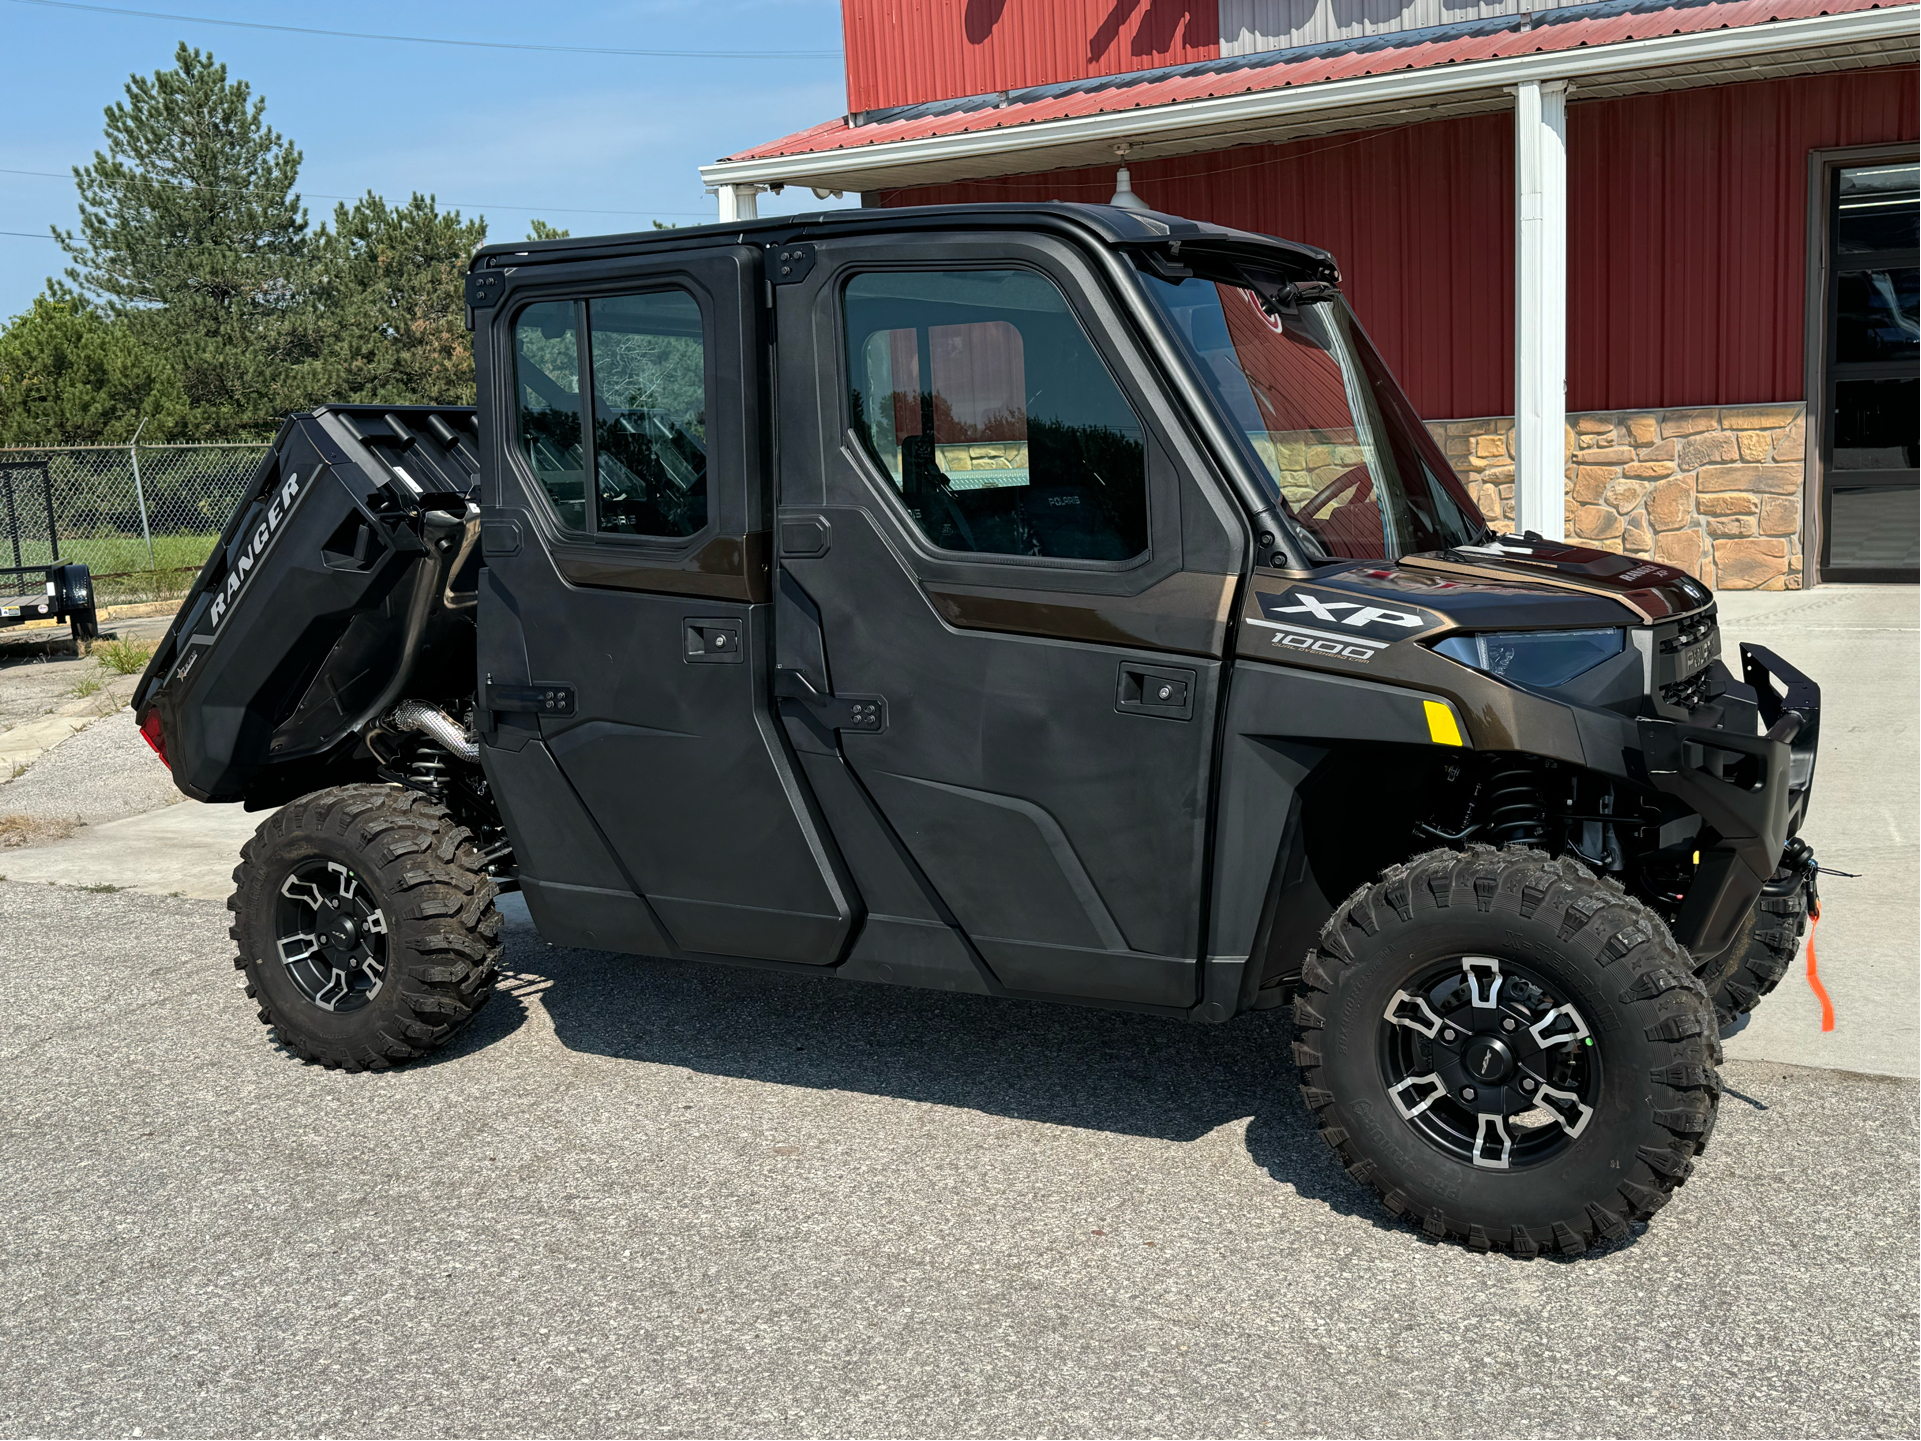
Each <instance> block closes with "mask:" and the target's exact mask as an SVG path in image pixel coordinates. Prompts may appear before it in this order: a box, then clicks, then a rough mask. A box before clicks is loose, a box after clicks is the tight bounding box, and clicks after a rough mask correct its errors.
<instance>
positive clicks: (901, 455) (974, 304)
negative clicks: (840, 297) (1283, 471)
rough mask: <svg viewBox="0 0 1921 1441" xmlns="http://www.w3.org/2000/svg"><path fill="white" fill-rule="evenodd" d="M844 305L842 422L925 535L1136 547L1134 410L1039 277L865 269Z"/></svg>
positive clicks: (1066, 554) (1137, 437) (1003, 548)
mask: <svg viewBox="0 0 1921 1441" xmlns="http://www.w3.org/2000/svg"><path fill="white" fill-rule="evenodd" d="M844 303H845V310H846V324H847V368H848V375H849V377H850V380H849V389H850V392H851V394H850V396H849V404H850V407H851V411H852V420H853V427H854V431H855V434H856V435H857V436H859V438H860V440H861V443H862V444H863V445H864V446H865V447H866V449H867V452H868V454H869V455H870V456H871V457H872V458H873V459H874V461H875V462H876V463H877V464H878V465H879V466H880V467H881V469H882V470H884V471H885V472H886V474H887V476H888V478H889V479H890V480H892V481H893V483H894V485H895V486H896V487H897V488H898V490H899V492H900V497H901V500H902V502H903V503H904V504H905V505H906V507H907V510H908V513H909V514H910V515H912V516H913V518H914V522H915V524H916V525H918V526H919V527H920V530H921V532H922V534H924V535H925V536H926V537H927V539H928V540H929V541H931V542H932V543H933V544H935V545H937V546H940V547H942V548H943V549H946V550H960V551H974V552H978V553H983V554H992V555H1033V556H1051V557H1055V558H1060V559H1071V560H1126V559H1128V558H1130V557H1132V556H1136V555H1139V554H1140V553H1141V552H1142V551H1144V550H1146V549H1147V455H1146V446H1145V443H1144V439H1143V433H1142V429H1141V425H1140V422H1139V421H1138V420H1137V419H1136V418H1135V416H1134V413H1133V411H1132V410H1131V409H1130V408H1129V406H1128V404H1127V401H1126V399H1125V397H1123V396H1122V394H1121V392H1120V388H1119V387H1118V386H1117V385H1115V383H1114V380H1113V377H1112V376H1111V375H1109V373H1108V371H1107V367H1106V365H1105V364H1104V363H1103V362H1102V360H1101V358H1100V356H1099V354H1098V353H1097V352H1096V351H1095V349H1094V346H1093V344H1092V342H1091V341H1089V339H1088V338H1087V334H1086V332H1085V331H1083V330H1082V329H1081V325H1080V322H1079V321H1078V320H1076V319H1075V317H1074V314H1073V312H1072V311H1071V310H1069V309H1068V306H1067V301H1066V298H1065V297H1064V296H1063V295H1062V294H1061V293H1060V291H1059V289H1058V288H1057V287H1056V286H1055V285H1054V283H1053V282H1052V281H1050V280H1048V279H1047V278H1046V277H1045V276H1042V275H1039V274H1036V273H1035V272H1033V271H1028V270H954V271H916V272H906V271H887V272H876V273H873V274H868V275H859V276H856V277H854V278H853V279H852V280H850V281H849V282H848V284H847V289H846V293H845V297H844Z"/></svg>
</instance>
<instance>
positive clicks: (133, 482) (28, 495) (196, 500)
mask: <svg viewBox="0 0 1921 1441" xmlns="http://www.w3.org/2000/svg"><path fill="white" fill-rule="evenodd" d="M269 449H270V446H269V445H268V443H267V442H264V441H258V442H255V441H250V442H246V443H243V444H232V445H141V446H87V447H62V448H51V449H12V448H0V567H17V566H44V565H51V564H53V563H54V562H55V561H57V560H58V561H79V562H80V563H81V564H83V565H85V566H86V567H87V568H88V569H89V570H91V571H92V572H93V583H94V592H95V594H96V595H98V596H99V598H100V604H102V605H125V604H130V603H133V602H136V601H156V600H172V599H177V598H178V597H180V596H181V595H184V594H185V593H186V590H187V587H188V586H190V585H191V584H193V578H194V576H196V575H197V574H199V571H200V567H201V565H202V563H204V562H205V560H206V559H207V556H208V554H209V553H210V552H211V551H212V550H213V547H214V545H215V544H216V543H217V542H218V541H219V539H220V531H221V527H223V526H224V525H226V523H227V520H228V517H230V516H231V515H232V514H233V510H234V507H235V506H236V505H238V504H239V502H240V497H241V495H242V494H243V493H244V492H245V491H246V489H247V482H248V481H249V480H250V479H251V478H252V476H253V473H254V471H255V469H256V468H257V467H258V466H259V464H260V462H261V461H262V460H263V459H264V458H265V457H266V454H267V451H268V450H269Z"/></svg>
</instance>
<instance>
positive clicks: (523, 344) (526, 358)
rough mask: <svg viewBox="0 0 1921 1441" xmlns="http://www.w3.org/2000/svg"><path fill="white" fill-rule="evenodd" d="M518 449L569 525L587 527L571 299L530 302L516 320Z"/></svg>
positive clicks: (577, 343)
mask: <svg viewBox="0 0 1921 1441" xmlns="http://www.w3.org/2000/svg"><path fill="white" fill-rule="evenodd" d="M514 386H515V389H516V391H517V392H518V401H519V406H520V450H521V453H522V454H523V455H525V456H526V457H527V464H528V466H529V467H530V468H531V469H532V470H533V473H534V478H535V479H536V480H538V481H539V482H540V484H541V486H542V488H543V489H545V490H546V492H547V498H548V499H549V500H551V501H552V502H553V505H554V513H555V515H557V516H558V517H559V518H560V523H561V524H562V525H564V526H566V527H567V529H569V530H585V529H586V528H587V487H586V478H587V461H586V457H585V451H584V449H583V446H582V443H581V434H580V331H579V329H578V326H577V324H576V307H575V304H574V302H573V301H571V300H549V301H543V302H541V303H540V304H538V305H530V306H528V307H527V308H526V309H525V310H523V311H521V312H520V318H519V319H518V320H517V321H515V322H514Z"/></svg>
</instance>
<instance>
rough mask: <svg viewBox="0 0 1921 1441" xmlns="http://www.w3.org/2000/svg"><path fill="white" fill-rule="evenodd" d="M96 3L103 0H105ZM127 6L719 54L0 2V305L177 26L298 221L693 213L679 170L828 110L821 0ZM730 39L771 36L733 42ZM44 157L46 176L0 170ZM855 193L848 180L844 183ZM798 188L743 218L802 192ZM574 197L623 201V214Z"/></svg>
mask: <svg viewBox="0 0 1921 1441" xmlns="http://www.w3.org/2000/svg"><path fill="white" fill-rule="evenodd" d="M108 3H110V0H108ZM122 7H123V8H125V9H131V10H145V11H164V12H167V13H170V14H176V15H190V16H204V17H209V18H222V19H235V20H249V21H256V22H261V21H264V22H268V23H277V24H285V25H296V26H311V27H317V28H324V29H338V30H360V31H372V32H377V33H380V34H387V35H432V36H447V37H453V38H463V39H483V40H493V41H513V42H520V43H529V44H537V45H578V46H589V47H599V46H607V47H619V48H623V49H644V50H651V49H659V50H675V51H688V50H706V51H720V52H724V53H725V54H726V55H728V56H730V57H732V58H725V59H685V58H682V59H650V58H641V57H636V56H611V55H602V54H554V53H539V52H528V51H510V50H476V49H456V48H451V47H446V46H439V45H412V44H396V43H381V42H375V41H369V40H349V39H330V38H322V37H319V36H313V35H288V34H276V33H272V32H268V31H258V30H244V29H233V28H229V27H227V26H221V25H210V24H200V23H192V22H188V21H182V20H151V19H142V18H135V17H133V16H130V15H112V14H101V13H89V12H85V11H80V10H70V9H58V8H50V7H46V6H42V5H35V4H22V3H19V0H0V55H3V56H5V57H6V61H7V64H6V71H5V73H6V85H5V89H6V107H5V110H6V123H5V126H4V128H3V129H0V231H29V232H32V235H31V236H28V237H22V236H19V235H0V318H4V317H7V316H12V315H15V314H17V313H18V312H20V311H21V310H24V309H25V308H26V307H27V306H28V305H29V304H30V303H31V302H32V300H33V297H34V296H35V295H37V294H38V293H39V292H40V289H41V287H42V285H43V284H44V283H45V280H46V277H47V276H49V275H53V274H58V273H59V271H60V268H61V266H62V264H63V262H64V259H65V257H64V255H63V254H62V252H61V251H60V249H59V247H58V246H56V245H55V244H54V243H53V242H52V241H51V240H44V239H38V238H34V237H38V236H43V235H45V234H46V232H47V227H48V226H49V225H61V226H71V225H72V224H73V222H74V216H75V210H74V192H73V182H72V179H71V168H72V167H73V166H74V165H83V164H85V163H86V162H87V161H89V160H90V159H92V157H93V153H94V151H95V150H96V149H98V148H100V146H101V144H102V138H101V112H102V111H103V110H105V108H106V107H107V106H108V105H110V104H112V103H113V102H114V101H116V100H119V99H122V98H123V87H124V86H125V85H126V82H127V77H128V75H129V74H130V73H132V72H134V71H140V72H144V73H151V72H152V71H155V70H160V69H165V68H167V67H169V66H170V65H171V64H172V57H173V51H174V47H175V45H176V44H177V43H178V42H179V41H181V40H185V41H186V42H187V43H188V44H190V45H195V46H198V47H199V48H200V49H202V50H211V51H212V52H213V54H214V55H215V56H216V57H217V58H219V59H220V60H222V61H224V62H225V63H226V66H227V71H228V75H229V77H230V78H236V79H244V80H246V81H248V82H249V83H250V84H251V85H252V86H253V88H254V93H255V94H256V95H264V96H265V97H266V100H267V121H268V123H269V124H271V125H272V126H273V127H274V128H275V129H277V130H279V131H280V132H281V133H282V134H283V135H286V136H287V137H288V138H290V139H291V140H292V141H293V142H294V143H295V144H296V145H297V146H299V147H300V149H301V150H302V151H303V152H304V153H305V156H306V160H305V163H304V165H303V166H302V168H301V175H300V190H301V194H302V195H303V197H305V199H306V202H307V208H308V212H309V217H310V219H311V220H312V221H314V222H315V223H317V222H318V221H320V220H321V219H323V218H325V217H327V216H330V215H331V214H332V211H333V205H334V202H333V201H332V200H331V199H324V200H323V199H321V198H319V197H320V196H321V195H328V196H335V195H339V196H354V195H359V194H362V193H364V192H365V191H367V190H368V189H372V190H374V191H375V192H377V193H379V194H381V195H385V196H386V197H388V198H389V199H391V200H405V199H406V197H407V196H408V195H409V194H411V193H412V192H413V191H415V190H418V191H421V192H423V193H431V194H433V195H436V196H437V197H439V199H440V201H441V203H442V204H443V205H451V206H452V207H453V208H457V209H459V210H460V211H461V212H462V213H463V214H467V215H473V214H476V213H478V214H484V215H485V216H486V217H487V224H488V235H489V237H490V238H491V239H496V240H514V239H519V238H520V237H522V236H524V235H525V234H526V233H527V222H528V220H529V219H530V218H531V217H533V216H536V215H538V216H540V217H541V218H542V219H544V220H547V221H549V222H551V223H553V224H555V225H561V226H565V227H567V228H568V229H570V230H572V231H573V233H574V234H576V235H591V234H596V233H604V232H612V231H621V230H631V229H645V228H646V227H647V225H648V222H649V221H650V220H652V219H654V218H656V217H657V218H659V219H661V220H667V221H678V222H679V223H681V224H683V225H685V224H699V223H700V222H701V221H703V220H708V219H711V218H712V217H713V215H714V208H713V206H714V202H713V199H712V197H710V196H708V195H706V194H705V193H704V192H703V191H702V189H701V185H700V177H699V175H698V173H697V172H696V167H697V166H699V165H701V164H702V163H704V162H706V161H709V160H713V159H715V158H717V157H719V156H721V155H725V154H728V153H730V152H732V151H735V150H739V149H742V148H744V147H746V146H748V145H753V144H757V143H759V142H760V141H763V140H768V139H772V138H773V137H775V136H778V135H784V134H786V133H788V132H789V131H793V130H798V129H801V128H802V127H804V126H807V125H812V124H814V123H816V122H818V121H821V120H825V119H827V118H829V117H831V116H834V115H838V114H840V113H841V112H842V111H844V110H845V109H846V104H847V101H846V89H845V83H844V80H843V78H842V72H841V63H840V60H839V59H838V58H837V56H836V57H834V58H803V57H800V56H798V55H797V54H795V52H798V51H834V52H838V51H839V48H840V6H839V4H838V3H837V0H567V3H563V4H551V3H550V4H548V5H546V6H530V5H526V4H524V3H523V4H507V3H503V0H461V3H458V4H456V3H433V0H379V3H370V0H330V3H328V4H327V5H325V6H315V5H312V4H306V5H296V4H290V3H285V0H253V3H247V4H243V3H239V0H122ZM742 51H762V52H773V53H774V54H775V55H776V57H777V58H773V59H751V58H746V57H744V56H742V55H741V53H740V52H742ZM22 170H25V171H52V172H54V173H55V175H56V176H57V177H60V178H46V177H43V176H39V175H20V174H10V173H4V172H8V171H22ZM850 200H851V201H853V202H854V203H857V200H858V197H850ZM819 208H821V202H820V201H817V200H815V199H814V198H813V196H812V195H811V194H810V193H808V192H805V191H802V192H799V193H789V194H786V195H782V196H778V197H776V196H765V195H763V196H762V197H761V213H762V214H763V215H771V214H777V213H784V212H789V211H795V210H801V209H809V210H812V209H819ZM593 212H631V213H628V214H616V213H593Z"/></svg>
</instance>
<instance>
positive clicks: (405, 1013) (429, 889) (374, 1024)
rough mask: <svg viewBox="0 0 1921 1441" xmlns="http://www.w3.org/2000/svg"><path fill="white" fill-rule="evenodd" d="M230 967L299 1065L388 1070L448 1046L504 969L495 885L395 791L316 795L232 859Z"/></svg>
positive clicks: (463, 849)
mask: <svg viewBox="0 0 1921 1441" xmlns="http://www.w3.org/2000/svg"><path fill="white" fill-rule="evenodd" d="M240 855H241V859H240V865H239V866H238V867H237V868H236V869H235V871H234V873H233V879H234V893H233V897H232V899H231V900H229V901H228V902H227V909H228V910H229V911H231V912H233V916H234V921H233V925H232V927H231V928H230V929H229V931H228V934H229V935H230V936H232V937H233V939H234V941H235V942H236V943H237V944H238V946H239V948H240V954H239V957H238V958H237V959H236V960H235V961H234V966H235V967H236V968H237V969H238V970H240V971H242V972H244V973H245V975H246V992H247V996H248V997H249V999H251V1000H253V1001H255V1002H257V1003H258V1005H259V1008H260V1019H261V1021H262V1022H263V1023H264V1024H266V1025H268V1026H271V1027H272V1028H273V1030H274V1033H275V1035H276V1036H277V1037H278V1039H279V1041H280V1043H281V1044H282V1045H284V1046H285V1047H286V1048H287V1049H288V1050H289V1051H291V1052H293V1053H294V1054H295V1055H296V1056H298V1057H299V1058H300V1059H301V1060H303V1061H308V1062H311V1063H314V1064H318V1065H323V1066H330V1067H338V1068H340V1069H343V1070H348V1071H384V1070H387V1069H389V1068H390V1067H393V1066H396V1065H399V1064H401V1063H403V1062H406V1061H411V1060H415V1059H417V1058H418V1057H420V1056H424V1055H426V1054H427V1053H428V1052H429V1051H432V1050H435V1049H437V1048H438V1047H440V1046H443V1045H445V1044H446V1043H447V1042H448V1041H449V1040H450V1039H452V1037H453V1036H454V1034H455V1033H456V1032H458V1031H459V1030H460V1028H461V1027H462V1026H464V1025H466V1024H467V1022H468V1021H470V1020H472V1019H473V1017H474V1014H475V1013H476V1012H477V1011H478V1010H479V1009H480V1008H481V1007H482V1006H483V1005H485V1004H486V1003H487V998H488V997H489V996H490V995H491V994H492V993H493V985H494V980H495V977H496V975H497V974H498V966H499V960H500V942H499V939H498V937H499V934H500V913H499V912H498V911H497V910H495V909H494V897H495V894H496V887H495V884H494V881H493V879H492V878H491V877H489V876H488V875H487V874H486V873H485V872H484V871H483V870H482V869H481V867H480V865H479V864H478V859H479V851H478V849H477V848H476V846H475V845H474V838H473V834H472V832H470V831H469V830H468V829H467V828H466V827H465V826H463V825H461V824H459V823H458V822H457V821H455V820H454V818H453V817H452V816H451V815H449V814H448V812H447V811H446V809H445V808H444V807H442V806H440V805H438V804H436V803H435V802H434V801H432V800H430V799H429V798H428V797H426V796H424V795H420V794H418V793H416V792H413V791H407V790H402V789H400V788H399V787H397V786H379V785H353V786H340V787H337V788H335V789H333V790H325V791H317V792H315V793H314V794H312V795H308V796H302V797H301V798H300V799H299V800H297V801H294V802H292V803H290V804H289V805H286V806H284V807H282V808H281V809H280V810H279V811H276V812H275V813H274V814H273V815H271V816H269V817H268V818H267V819H266V820H264V821H262V822H261V824H260V828H259V829H258V830H257V831H255V832H254V835H253V838H252V839H251V840H249V841H248V842H247V844H246V846H245V847H244V848H242V850H241V853H240Z"/></svg>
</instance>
